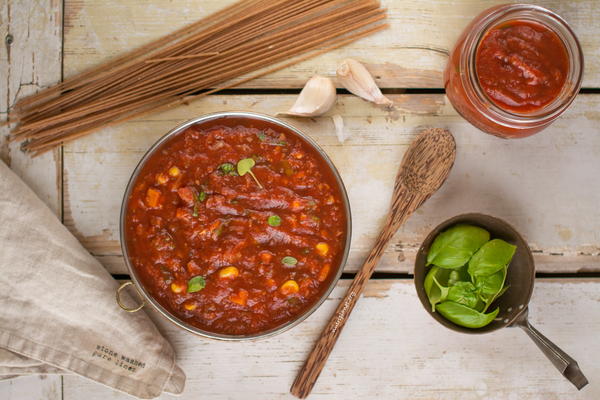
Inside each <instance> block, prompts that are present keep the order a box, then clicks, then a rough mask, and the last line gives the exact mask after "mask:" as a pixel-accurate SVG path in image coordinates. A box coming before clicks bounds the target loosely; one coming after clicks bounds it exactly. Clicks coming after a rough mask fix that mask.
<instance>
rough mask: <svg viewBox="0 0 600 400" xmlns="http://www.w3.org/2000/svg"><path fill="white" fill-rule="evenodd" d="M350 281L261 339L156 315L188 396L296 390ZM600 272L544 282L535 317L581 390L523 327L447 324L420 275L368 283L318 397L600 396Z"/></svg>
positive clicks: (94, 391)
mask: <svg viewBox="0 0 600 400" xmlns="http://www.w3.org/2000/svg"><path fill="white" fill-rule="evenodd" d="M347 286H348V281H344V282H343V283H342V284H340V285H338V288H336V289H335V290H334V292H333V295H332V296H331V297H330V299H329V300H327V301H326V302H325V303H324V304H323V306H322V307H321V308H320V309H319V310H318V311H317V312H316V313H315V314H313V315H312V316H311V317H309V318H308V319H307V320H306V321H305V322H304V323H302V324H300V325H299V326H297V327H295V328H293V329H292V330H290V331H288V332H286V333H283V334H281V335H278V336H276V337H274V338H271V339H267V340H263V341H257V342H254V343H244V342H241V343H228V342H217V341H212V340H208V339H202V338H199V337H195V336H193V335H192V334H189V333H185V332H183V331H182V330H180V329H179V328H176V327H175V326H174V325H172V324H171V323H169V322H166V321H165V320H164V319H162V318H159V317H157V316H156V315H155V314H154V313H153V314H152V316H153V317H154V318H155V319H156V321H157V322H158V324H159V327H160V329H161V330H162V331H163V332H164V334H165V335H166V336H167V337H168V339H169V340H170V342H171V343H172V344H173V346H174V347H175V351H176V353H177V354H178V360H179V363H180V365H181V367H182V368H183V369H184V370H185V371H186V373H187V374H188V380H187V383H186V388H185V390H184V393H183V395H182V396H181V397H172V396H168V395H164V396H162V397H161V398H164V399H170V398H173V399H175V398H180V399H182V400H185V399H202V398H204V399H211V400H216V399H261V400H263V399H270V400H274V399H293V397H292V396H291V395H290V394H289V393H288V390H289V387H290V385H291V383H292V381H293V379H294V376H295V374H296V372H297V370H298V369H299V368H300V366H301V364H302V362H303V361H304V359H305V357H306V355H307V353H308V351H309V350H310V348H311V346H312V344H313V342H314V340H315V339H316V337H317V335H318V333H319V332H320V331H321V329H322V327H323V326H324V325H325V323H326V320H327V318H328V317H329V316H330V315H331V313H332V312H333V309H334V307H335V306H336V305H337V303H338V302H339V299H340V298H341V295H342V293H343V291H345V290H346V288H347ZM599 293H600V280H593V281H583V280H578V281H566V282H565V281H561V282H556V281H548V280H540V281H538V282H537V286H536V288H535V292H534V295H533V298H532V301H531V310H530V316H531V322H532V323H533V324H534V325H535V326H536V327H537V328H538V329H539V330H540V331H541V332H542V333H544V334H545V335H546V336H548V337H549V338H550V339H551V340H553V341H554V342H555V343H556V344H557V345H559V346H560V347H562V348H563V350H565V351H566V352H567V353H569V354H570V355H571V356H572V357H573V358H575V359H576V360H577V361H578V362H579V365H580V367H581V369H582V370H583V371H584V372H585V374H586V375H587V377H588V378H589V379H590V381H591V383H590V385H588V386H587V387H586V388H584V389H583V390H582V391H581V392H578V391H577V390H576V389H575V388H574V387H573V386H572V385H571V384H570V383H569V382H567V381H566V380H565V379H564V378H563V377H562V376H561V375H560V374H559V373H558V371H556V369H555V368H554V367H553V366H552V364H551V363H550V362H549V361H548V360H547V359H546V358H545V357H544V356H543V355H542V353H541V352H540V351H539V350H538V348H537V347H536V346H535V344H534V343H532V342H531V341H530V340H529V338H528V337H527V336H526V335H525V333H524V332H522V331H521V330H519V329H514V328H507V329H504V330H501V331H497V332H494V333H490V334H487V335H465V334H461V333H456V332H453V331H450V330H448V329H446V328H445V327H443V326H441V325H439V324H438V323H437V322H436V321H435V320H434V319H433V318H431V317H430V316H429V315H427V313H426V311H425V310H424V309H423V307H422V305H421V304H420V303H419V300H418V298H417V296H415V291H414V287H413V283H412V281H410V280H402V281H395V280H379V281H372V282H370V283H369V286H368V289H367V291H366V293H365V296H364V298H362V299H361V300H360V301H359V303H358V305H357V307H356V309H355V311H354V313H353V314H352V316H351V318H350V321H349V322H348V325H347V326H346V329H345V330H344V332H343V333H342V335H341V337H340V340H339V341H338V343H337V346H336V348H335V349H334V351H333V353H332V355H331V358H330V359H329V361H328V363H327V366H326V367H325V369H324V370H323V373H322V374H321V377H320V379H319V381H318V382H317V385H316V386H315V389H314V390H313V392H312V395H311V397H310V399H313V400H318V399H372V398H387V399H412V400H417V399H448V400H452V399H456V400H459V399H460V400H470V399H473V400H475V399H477V400H479V399H494V400H500V399H511V400H512V399H519V400H534V399H536V400H537V399H539V400H559V399H570V400H583V399H589V400H596V399H598V398H600V383H599V382H598V379H597V377H598V376H600V364H599V363H598V355H599V354H600V342H599V341H598V340H597V332H598V331H599V330H600V297H599ZM63 390H64V399H65V400H78V399H83V398H85V399H86V400H101V399H106V398H111V399H127V398H129V397H127V396H125V395H121V394H118V393H116V392H114V391H112V390H110V389H106V388H103V387H100V386H98V385H96V384H94V383H91V382H89V381H87V380H84V379H81V378H78V377H73V376H65V377H64V388H63Z"/></svg>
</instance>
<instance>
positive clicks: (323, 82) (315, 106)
mask: <svg viewBox="0 0 600 400" xmlns="http://www.w3.org/2000/svg"><path fill="white" fill-rule="evenodd" d="M335 98H336V92H335V86H334V85H333V82H332V80H331V79H329V78H327V77H325V76H320V75H314V76H313V77H312V78H310V79H309V80H308V81H307V82H306V84H305V85H304V88H302V91H301V92H300V94H299V95H298V98H297V99H296V102H295V103H294V105H293V106H292V107H291V108H290V109H289V110H288V111H287V112H283V113H278V115H290V116H295V117H316V116H318V115H322V114H325V113H326V112H327V111H329V109H330V108H331V107H332V106H333V105H334V104H335Z"/></svg>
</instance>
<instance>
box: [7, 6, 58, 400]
mask: <svg viewBox="0 0 600 400" xmlns="http://www.w3.org/2000/svg"><path fill="white" fill-rule="evenodd" d="M0 40H1V41H2V45H0V121H4V120H6V118H7V111H8V109H9V107H11V106H12V105H13V104H14V102H15V101H16V100H17V99H18V98H21V97H23V96H27V95H28V94H32V93H34V92H36V91H37V90H39V89H40V88H43V87H45V86H48V85H51V84H53V83H56V82H58V81H60V78H61V69H62V65H61V64H62V1H60V0H50V1H49V0H28V1H21V0H0ZM7 135H8V126H1V127H0V158H1V159H2V161H3V162H5V163H6V164H8V165H9V166H10V167H11V168H12V169H13V170H14V171H15V172H16V173H17V174H18V175H19V176H21V177H22V178H23V179H24V180H25V182H27V184H28V185H29V186H30V187H31V188H32V189H33V190H34V191H35V192H36V194H37V195H38V196H39V197H40V198H41V199H42V200H43V201H44V202H45V203H46V204H47V205H48V206H49V207H50V208H51V209H52V210H53V211H54V212H55V213H56V214H57V215H58V216H60V215H61V212H62V200H61V195H62V190H61V179H62V165H61V152H60V150H56V151H53V152H50V153H48V154H45V155H44V156H42V157H39V158H37V159H35V160H32V159H31V158H30V157H29V156H26V155H25V154H23V153H22V152H21V151H20V150H19V145H18V144H8V142H7ZM0 398H1V399H2V400H24V399H27V400H59V399H62V377H60V376H29V377H23V378H19V379H13V380H8V381H0Z"/></svg>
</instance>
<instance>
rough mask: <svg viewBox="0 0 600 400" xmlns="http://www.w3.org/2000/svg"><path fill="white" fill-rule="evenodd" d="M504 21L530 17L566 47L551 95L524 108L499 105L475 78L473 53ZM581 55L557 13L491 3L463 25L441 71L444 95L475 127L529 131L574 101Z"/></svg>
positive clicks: (516, 134) (516, 133)
mask: <svg viewBox="0 0 600 400" xmlns="http://www.w3.org/2000/svg"><path fill="white" fill-rule="evenodd" d="M508 21H531V22H534V23H538V24H541V25H543V26H544V27H545V28H548V29H549V30H551V31H552V32H554V33H555V34H556V35H557V36H558V38H559V39H560V40H561V41H562V43H563V44H564V46H565V50H566V52H567V56H568V64H569V69H568V72H567V76H566V79H565V83H564V85H563V86H562V88H561V89H560V91H559V92H558V95H557V96H556V98H554V100H552V101H550V102H549V103H548V104H546V105H544V106H542V107H540V108H539V109H536V110H535V111H531V112H528V113H517V112H513V111H508V110H505V109H502V108H501V107H500V106H498V105H497V104H495V103H494V102H493V101H491V100H490V98H488V97H487V95H486V94H485V92H484V91H483V90H482V87H481V85H480V82H479V79H478V77H477V69H476V63H475V61H476V56H477V49H478V46H479V43H480V41H481V40H482V38H483V37H484V36H485V35H486V33H487V32H488V31H489V30H490V29H492V28H494V27H497V26H499V24H502V23H507V22H508ZM582 76H583V54H582V51H581V46H580V45H579V41H578V40H577V38H576V37H575V34H574V33H573V31H572V30H571V28H570V27H569V25H567V23H566V22H565V21H564V20H563V19H562V18H561V17H560V16H558V15H557V14H555V13H553V12H552V11H550V10H547V9H545V8H543V7H539V6H535V5H530V4H507V5H500V6H496V7H492V8H489V9H487V10H485V11H483V12H482V13H481V14H479V15H478V16H477V17H475V19H474V20H473V21H471V23H470V24H469V25H468V26H467V27H466V28H465V30H464V31H463V33H462V34H461V36H460V37H459V39H458V41H457V43H456V45H455V47H454V49H453V50H452V52H451V53H450V57H449V60H448V65H447V66H446V70H445V71H444V86H445V88H446V95H447V96H448V99H450V102H451V103H452V105H453V106H454V108H455V109H456V111H457V112H458V113H459V114H460V115H461V116H462V117H463V118H465V119H466V120H467V121H469V122H470V123H471V124H473V125H474V126H475V127H477V128H479V129H481V130H482V131H484V132H487V133H490V134H492V135H496V136H499V137H503V138H521V137H526V136H529V135H533V134H534V133H537V132H539V131H541V130H542V129H544V128H545V127H547V126H548V125H549V124H551V123H552V122H553V121H554V120H555V119H556V118H558V117H559V116H560V115H561V114H562V113H563V112H564V111H565V110H566V109H567V108H568V107H569V105H570V104H571V103H572V102H573V100H574V99H575V96H576V95H577V93H578V92H579V89H580V87H581V80H582Z"/></svg>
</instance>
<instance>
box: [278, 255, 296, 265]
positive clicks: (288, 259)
mask: <svg viewBox="0 0 600 400" xmlns="http://www.w3.org/2000/svg"><path fill="white" fill-rule="evenodd" d="M281 262H282V263H283V264H284V265H287V266H288V267H293V266H294V265H296V264H298V260H296V259H295V258H294V257H290V256H285V257H283V258H282V259H281Z"/></svg>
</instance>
